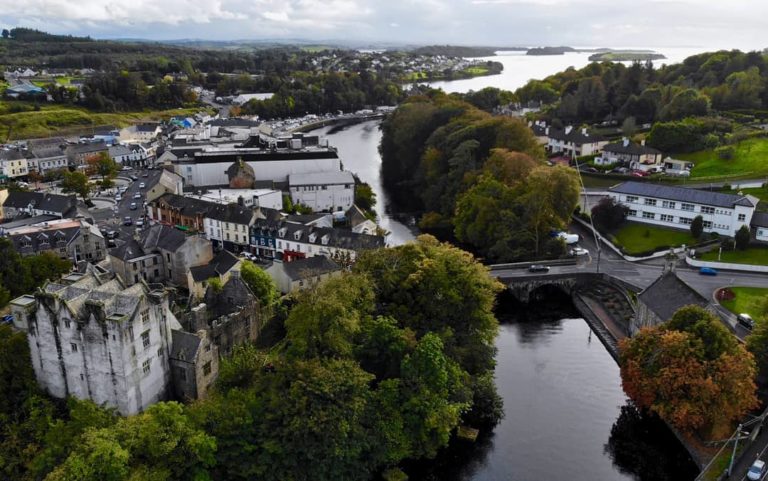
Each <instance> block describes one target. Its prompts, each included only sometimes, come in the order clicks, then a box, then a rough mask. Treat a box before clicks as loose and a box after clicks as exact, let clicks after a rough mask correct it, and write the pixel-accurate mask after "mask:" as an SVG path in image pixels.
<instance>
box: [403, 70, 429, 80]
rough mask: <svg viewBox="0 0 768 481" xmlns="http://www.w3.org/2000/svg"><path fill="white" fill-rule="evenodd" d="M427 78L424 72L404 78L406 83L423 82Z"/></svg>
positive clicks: (410, 74)
mask: <svg viewBox="0 0 768 481" xmlns="http://www.w3.org/2000/svg"><path fill="white" fill-rule="evenodd" d="M426 78H427V73H426V72H411V73H409V74H408V75H406V76H405V80H407V81H415V80H424V79H426Z"/></svg>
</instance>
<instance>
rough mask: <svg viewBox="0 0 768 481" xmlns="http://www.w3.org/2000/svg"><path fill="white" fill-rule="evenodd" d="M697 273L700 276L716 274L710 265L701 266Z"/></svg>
mask: <svg viewBox="0 0 768 481" xmlns="http://www.w3.org/2000/svg"><path fill="white" fill-rule="evenodd" d="M699 274H701V275H702V276H716V275H717V271H716V270H715V269H713V268H711V267H702V268H701V269H699Z"/></svg>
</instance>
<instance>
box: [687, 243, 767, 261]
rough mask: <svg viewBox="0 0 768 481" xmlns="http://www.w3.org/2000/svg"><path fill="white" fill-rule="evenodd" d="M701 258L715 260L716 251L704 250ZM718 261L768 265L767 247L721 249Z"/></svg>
mask: <svg viewBox="0 0 768 481" xmlns="http://www.w3.org/2000/svg"><path fill="white" fill-rule="evenodd" d="M701 260H703V261H714V262H717V251H716V250H714V251H710V252H705V253H704V254H702V255H701ZM720 262H732V263H734V264H755V265H760V266H768V248H764V247H752V248H749V249H746V250H743V251H723V254H722V255H721V256H720Z"/></svg>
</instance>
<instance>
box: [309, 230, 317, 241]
mask: <svg viewBox="0 0 768 481" xmlns="http://www.w3.org/2000/svg"><path fill="white" fill-rule="evenodd" d="M315 240H317V234H315V233H314V232H313V233H311V234H309V242H315Z"/></svg>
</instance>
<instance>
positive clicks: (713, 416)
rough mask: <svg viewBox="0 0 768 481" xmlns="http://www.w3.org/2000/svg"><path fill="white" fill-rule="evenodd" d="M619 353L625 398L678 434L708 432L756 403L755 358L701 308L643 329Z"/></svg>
mask: <svg viewBox="0 0 768 481" xmlns="http://www.w3.org/2000/svg"><path fill="white" fill-rule="evenodd" d="M619 351H620V360H619V364H620V366H621V380H622V386H623V388H624V392H626V393H627V396H629V397H630V398H631V399H632V400H633V401H634V402H635V403H636V404H637V406H638V407H640V408H643V409H648V410H650V411H653V412H655V413H656V414H658V415H659V416H660V417H661V418H662V419H664V420H665V421H667V422H668V423H670V424H671V425H672V426H674V427H676V428H678V429H680V430H683V431H698V432H700V433H702V434H706V433H712V432H713V430H715V429H717V428H719V427H722V426H723V425H725V424H727V423H729V422H731V421H734V420H736V419H738V418H740V417H741V416H743V415H744V414H745V413H746V412H748V411H749V410H750V409H752V408H754V407H755V406H756V404H757V398H756V396H755V383H754V377H755V373H756V368H755V361H754V358H753V356H752V355H751V354H750V353H749V352H747V350H746V349H745V348H744V347H743V346H741V345H740V344H739V343H737V342H736V340H735V339H734V338H733V336H731V334H730V333H729V332H728V331H727V330H726V329H725V327H723V325H722V324H721V323H720V321H719V320H718V319H717V318H715V317H714V316H713V315H712V314H711V313H709V312H708V311H706V310H704V309H702V308H700V307H696V306H687V307H684V308H682V309H680V310H679V311H677V312H676V313H675V315H674V316H673V317H672V319H671V320H670V322H668V323H665V324H662V325H660V326H656V327H652V328H646V329H642V330H641V331H640V332H639V333H638V334H637V335H636V336H635V337H633V338H630V339H624V340H622V342H621V343H620V345H619Z"/></svg>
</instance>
